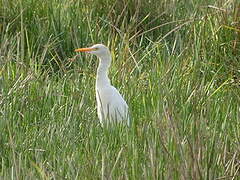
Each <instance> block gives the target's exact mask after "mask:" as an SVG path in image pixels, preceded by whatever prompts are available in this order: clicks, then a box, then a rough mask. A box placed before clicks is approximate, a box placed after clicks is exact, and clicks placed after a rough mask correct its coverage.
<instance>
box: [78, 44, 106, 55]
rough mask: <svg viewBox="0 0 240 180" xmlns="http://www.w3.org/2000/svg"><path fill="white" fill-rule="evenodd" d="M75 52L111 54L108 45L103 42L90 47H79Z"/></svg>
mask: <svg viewBox="0 0 240 180" xmlns="http://www.w3.org/2000/svg"><path fill="white" fill-rule="evenodd" d="M75 52H88V53H90V54H94V55H96V56H98V57H104V56H110V51H109V49H108V47H106V46H105V45H103V44H95V45H93V46H91V47H88V48H79V49H75Z"/></svg>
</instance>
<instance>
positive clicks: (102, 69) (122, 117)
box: [75, 44, 129, 126]
mask: <svg viewBox="0 0 240 180" xmlns="http://www.w3.org/2000/svg"><path fill="white" fill-rule="evenodd" d="M75 51H76V52H88V53H90V54H94V55H96V56H97V57H98V58H99V60H100V62H99V65H98V69H97V77H96V99H97V114H98V118H99V120H100V123H101V124H102V126H103V125H104V124H109V123H113V122H124V123H127V125H129V114H128V105H127V103H126V102H125V100H124V99H123V97H122V96H121V94H120V93H119V92H118V90H117V89H116V88H115V87H113V86H112V85H111V83H110V79H109V78H108V69H109V67H110V65H111V59H112V58H111V53H110V51H109V49H108V48H107V47H106V46H105V45H103V44H95V45H93V46H92V47H88V48H79V49H76V50H75Z"/></svg>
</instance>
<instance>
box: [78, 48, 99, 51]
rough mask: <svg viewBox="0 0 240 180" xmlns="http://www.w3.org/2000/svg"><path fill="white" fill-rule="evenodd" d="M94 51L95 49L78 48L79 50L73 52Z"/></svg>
mask: <svg viewBox="0 0 240 180" xmlns="http://www.w3.org/2000/svg"><path fill="white" fill-rule="evenodd" d="M94 50H96V49H95V48H79V49H75V52H89V51H94Z"/></svg>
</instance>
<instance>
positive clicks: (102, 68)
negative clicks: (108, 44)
mask: <svg viewBox="0 0 240 180" xmlns="http://www.w3.org/2000/svg"><path fill="white" fill-rule="evenodd" d="M99 59H100V62H99V65H98V69H97V79H96V88H98V87H103V86H110V79H109V78H108V68H109V67H110V65H111V55H106V56H102V57H99Z"/></svg>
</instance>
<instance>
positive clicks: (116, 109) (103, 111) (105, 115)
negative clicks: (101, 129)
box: [96, 86, 129, 124]
mask: <svg viewBox="0 0 240 180" xmlns="http://www.w3.org/2000/svg"><path fill="white" fill-rule="evenodd" d="M96 98H97V111H98V117H99V119H100V122H101V124H104V123H109V122H126V123H127V124H129V117H128V116H129V115H128V105H127V103H126V102H125V100H124V99H123V97H122V96H121V94H120V93H119V92H118V90H117V89H116V88H115V87H113V86H107V87H97V88H96Z"/></svg>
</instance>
